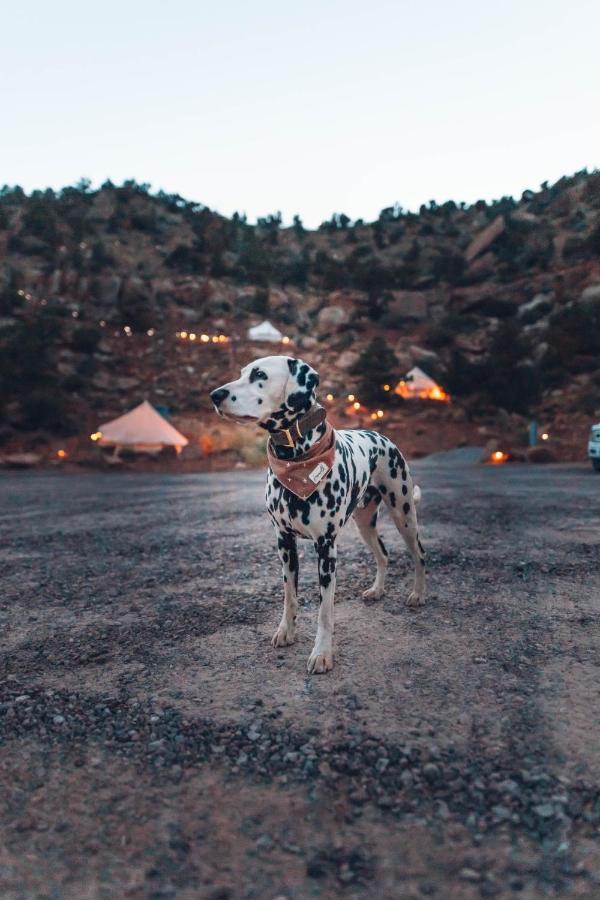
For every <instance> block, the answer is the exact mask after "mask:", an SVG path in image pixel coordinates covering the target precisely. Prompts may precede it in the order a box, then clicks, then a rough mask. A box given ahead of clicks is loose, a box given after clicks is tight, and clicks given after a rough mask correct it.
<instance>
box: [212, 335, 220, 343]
mask: <svg viewBox="0 0 600 900" xmlns="http://www.w3.org/2000/svg"><path fill="white" fill-rule="evenodd" d="M212 342H213V344H218V343H219V338H218V337H217V335H216V334H213V337H212Z"/></svg>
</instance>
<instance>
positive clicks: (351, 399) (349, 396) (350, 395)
mask: <svg viewBox="0 0 600 900" xmlns="http://www.w3.org/2000/svg"><path fill="white" fill-rule="evenodd" d="M348 400H349V401H350V403H352V401H353V400H354V394H348Z"/></svg>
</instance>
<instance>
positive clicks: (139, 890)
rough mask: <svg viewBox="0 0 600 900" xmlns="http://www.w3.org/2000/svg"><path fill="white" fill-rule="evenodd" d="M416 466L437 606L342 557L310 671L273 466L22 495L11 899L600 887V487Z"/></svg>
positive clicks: (398, 551) (10, 792)
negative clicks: (287, 571) (292, 627)
mask: <svg viewBox="0 0 600 900" xmlns="http://www.w3.org/2000/svg"><path fill="white" fill-rule="evenodd" d="M412 468H413V471H414V472H415V473H416V476H417V478H416V480H417V482H418V483H419V484H420V485H421V488H422V490H423V504H422V507H421V511H420V519H421V522H422V531H423V543H424V544H425V547H426V550H427V557H428V570H429V601H428V604H427V606H426V607H424V608H423V609H421V610H417V611H411V610H408V609H407V608H406V607H405V606H404V600H405V598H406V596H407V595H408V591H409V582H410V566H409V561H408V557H407V555H406V551H405V550H404V547H403V545H401V541H400V539H399V537H398V536H397V534H395V532H394V529H393V525H392V522H391V520H390V519H389V518H388V517H387V516H384V525H383V530H384V538H385V539H386V544H387V546H388V548H389V550H390V556H391V558H392V561H391V566H390V572H389V576H388V588H387V593H386V595H385V597H384V598H383V600H380V601H378V602H372V603H366V602H365V601H363V600H362V598H361V595H362V591H363V590H364V589H365V588H366V587H368V586H369V585H370V583H371V580H372V571H373V566H372V562H371V559H370V556H369V553H368V551H367V550H366V548H365V547H364V545H363V544H362V542H361V541H360V539H359V538H358V534H357V532H356V530H355V528H354V526H353V525H351V526H349V527H348V529H347V530H346V533H345V534H344V536H343V538H342V547H341V553H340V557H341V558H340V562H339V576H338V591H337V603H336V617H337V619H336V635H335V644H334V651H335V654H336V656H335V659H336V664H335V668H334V671H333V672H332V673H330V674H329V675H325V676H312V677H310V676H307V674H306V660H307V657H308V655H309V652H310V648H311V645H312V639H313V637H314V633H315V627H316V615H317V609H318V606H317V577H316V560H315V557H314V552H313V549H312V547H310V546H308V545H306V546H305V547H304V548H303V549H302V553H301V560H300V565H301V575H300V595H301V598H302V600H301V615H300V627H299V636H298V640H297V642H296V644H294V645H293V646H292V647H288V648H285V649H278V650H274V649H273V648H272V647H271V646H270V637H271V634H272V632H273V630H274V629H275V627H276V625H277V623H278V619H279V615H280V605H281V578H280V573H279V565H278V562H277V555H276V551H275V543H274V537H273V531H272V526H271V525H270V522H269V520H268V517H267V515H266V513H265V511H264V508H263V483H264V473H261V472H244V471H240V472H232V473H225V474H223V473H218V474H212V475H180V476H176V475H141V474H140V475H135V474H123V473H116V474H113V473H110V474H81V475H73V476H61V475H60V474H56V475H54V474H28V473H23V474H7V473H3V474H2V475H0V584H1V587H2V590H1V593H0V628H1V633H2V649H3V652H2V654H1V657H0V895H1V896H2V898H6V900H13V898H14V900H16V898H29V897H40V898H41V897H44V898H61V900H62V898H120V897H133V898H162V897H178V898H179V897H181V898H198V897H200V898H205V897H206V898H212V900H226V898H257V900H258V898H261V900H262V898H273V900H274V898H290V900H291V898H307V897H322V898H330V897H338V896H343V897H348V898H366V897H378V898H382V897H383V898H398V897H402V898H405V897H406V898H413V897H414V898H417V897H423V896H433V897H440V898H460V900H463V898H466V900H469V898H477V897H480V896H484V897H491V896H499V897H503V896H507V897H508V896H518V897H562V896H565V897H567V896H568V897H590V898H592V897H598V896H599V895H600V862H599V856H600V854H599V853H598V837H599V833H600V831H599V830H600V793H599V789H598V783H599V776H600V754H599V753H598V743H599V742H598V724H599V723H598V709H599V705H598V690H599V687H600V676H599V670H598V659H599V655H598V624H599V618H600V617H599V607H600V577H599V573H600V527H599V515H598V512H599V508H600V503H599V501H600V476H597V475H594V473H593V472H592V471H591V467H590V468H588V467H587V466H583V465H582V466H546V467H542V466H540V467H530V466H502V467H478V466H471V465H458V464H455V463H454V464H451V463H449V462H447V461H446V462H444V461H443V460H441V461H440V460H435V461H430V462H428V461H426V460H425V461H422V462H420V463H417V464H415V465H414V466H413V467H412Z"/></svg>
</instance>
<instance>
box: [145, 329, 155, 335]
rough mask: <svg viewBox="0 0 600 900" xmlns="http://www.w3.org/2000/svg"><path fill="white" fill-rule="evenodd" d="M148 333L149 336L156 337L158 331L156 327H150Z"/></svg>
mask: <svg viewBox="0 0 600 900" xmlns="http://www.w3.org/2000/svg"><path fill="white" fill-rule="evenodd" d="M146 334H147V335H148V337H154V335H155V334H156V331H155V329H154V328H149V329H148V331H147V332H146Z"/></svg>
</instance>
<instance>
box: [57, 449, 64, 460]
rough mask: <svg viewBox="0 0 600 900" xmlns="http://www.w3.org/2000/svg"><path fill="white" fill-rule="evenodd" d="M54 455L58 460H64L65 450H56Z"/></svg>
mask: <svg viewBox="0 0 600 900" xmlns="http://www.w3.org/2000/svg"><path fill="white" fill-rule="evenodd" d="M56 455H57V456H58V458H59V459H66V458H67V451H66V450H57V451H56Z"/></svg>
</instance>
